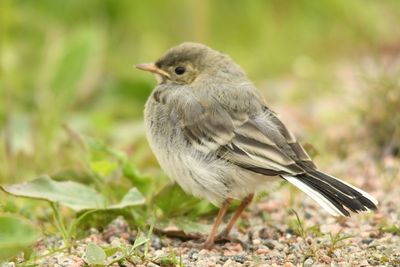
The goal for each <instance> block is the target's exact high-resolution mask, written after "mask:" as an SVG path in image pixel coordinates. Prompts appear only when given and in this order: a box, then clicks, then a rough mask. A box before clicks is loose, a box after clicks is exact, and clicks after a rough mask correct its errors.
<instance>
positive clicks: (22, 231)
mask: <svg viewBox="0 0 400 267" xmlns="http://www.w3.org/2000/svg"><path fill="white" fill-rule="evenodd" d="M39 235H40V234H39V230H38V229H36V228H35V227H34V226H33V225H32V224H31V223H30V222H28V221H26V220H24V219H22V218H19V217H16V216H13V215H0V261H3V260H7V259H9V258H11V257H13V256H15V255H17V254H18V253H19V252H20V251H21V250H23V249H25V248H26V247H28V246H30V245H32V244H33V243H35V242H36V240H37V239H38V238H39Z"/></svg>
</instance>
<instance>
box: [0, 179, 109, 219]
mask: <svg viewBox="0 0 400 267" xmlns="http://www.w3.org/2000/svg"><path fill="white" fill-rule="evenodd" d="M1 188H2V189H3V190H4V191H5V192H7V193H9V194H12V195H15V196H20V197H29V198H35V199H43V200H47V201H50V202H57V203H59V204H61V205H64V206H67V207H69V208H71V209H73V210H75V211H81V210H88V209H104V208H105V207H106V205H105V202H106V201H105V199H104V197H103V196H102V195H100V194H99V193H98V192H96V191H95V190H94V189H93V188H90V187H88V186H85V185H83V184H79V183H76V182H72V181H63V182H56V181H53V180H52V179H51V178H50V177H48V176H42V177H39V178H37V179H35V180H32V181H29V182H25V183H22V184H14V185H8V186H1Z"/></svg>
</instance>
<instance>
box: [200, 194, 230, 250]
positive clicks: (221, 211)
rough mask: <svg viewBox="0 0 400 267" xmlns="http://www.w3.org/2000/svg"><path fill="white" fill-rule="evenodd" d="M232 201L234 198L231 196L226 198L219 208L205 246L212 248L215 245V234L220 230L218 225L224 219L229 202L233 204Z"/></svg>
mask: <svg viewBox="0 0 400 267" xmlns="http://www.w3.org/2000/svg"><path fill="white" fill-rule="evenodd" d="M231 201H232V199H230V198H228V199H226V200H225V201H224V203H223V204H222V206H221V208H220V209H219V212H218V215H217V219H215V222H214V225H213V227H212V229H211V232H210V234H209V235H208V237H207V240H206V242H205V243H204V247H205V248H206V249H212V247H213V246H214V240H215V235H216V234H217V232H218V227H219V225H220V224H221V222H222V219H223V218H224V215H225V213H226V211H227V210H228V208H229V204H231Z"/></svg>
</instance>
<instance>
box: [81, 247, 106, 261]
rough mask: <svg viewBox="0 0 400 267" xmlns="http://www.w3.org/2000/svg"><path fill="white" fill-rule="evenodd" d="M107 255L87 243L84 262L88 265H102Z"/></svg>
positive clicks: (99, 248) (100, 249)
mask: <svg viewBox="0 0 400 267" xmlns="http://www.w3.org/2000/svg"><path fill="white" fill-rule="evenodd" d="M106 258H107V255H106V253H105V252H104V250H103V249H102V248H101V247H99V246H98V245H96V244H94V243H89V244H88V245H87V247H86V253H85V261H86V262H87V263H88V264H89V265H104V264H105V261H106Z"/></svg>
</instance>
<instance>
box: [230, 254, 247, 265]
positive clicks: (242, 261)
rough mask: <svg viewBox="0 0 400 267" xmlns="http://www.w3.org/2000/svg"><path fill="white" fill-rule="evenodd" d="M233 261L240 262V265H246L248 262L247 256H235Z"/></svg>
mask: <svg viewBox="0 0 400 267" xmlns="http://www.w3.org/2000/svg"><path fill="white" fill-rule="evenodd" d="M232 260H234V261H236V262H239V263H244V262H245V261H246V256H244V255H235V256H232Z"/></svg>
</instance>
